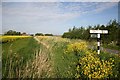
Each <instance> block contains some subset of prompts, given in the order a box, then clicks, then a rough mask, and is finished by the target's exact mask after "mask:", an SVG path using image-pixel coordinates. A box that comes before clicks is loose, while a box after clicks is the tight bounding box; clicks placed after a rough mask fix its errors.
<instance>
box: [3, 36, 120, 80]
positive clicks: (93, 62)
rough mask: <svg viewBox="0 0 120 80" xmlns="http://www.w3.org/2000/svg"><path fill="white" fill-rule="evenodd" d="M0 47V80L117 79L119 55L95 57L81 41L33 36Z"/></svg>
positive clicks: (104, 54) (85, 43) (95, 53)
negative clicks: (0, 70) (0, 58)
mask: <svg viewBox="0 0 120 80" xmlns="http://www.w3.org/2000/svg"><path fill="white" fill-rule="evenodd" d="M35 40H36V41H37V42H36V41H35ZM38 43H39V44H38ZM2 45H3V48H2V56H3V58H2V61H3V65H2V67H3V69H2V71H3V73H2V74H3V78H28V77H29V78H80V79H84V78H89V79H94V78H99V79H105V78H118V77H120V70H119V67H120V58H119V55H117V54H109V53H105V52H102V53H101V54H100V55H98V54H97V52H96V50H93V49H90V48H89V47H88V45H89V42H87V41H84V40H74V39H72V40H71V39H67V38H61V37H54V36H53V37H51V36H36V37H34V39H33V38H32V37H29V38H24V39H18V40H15V41H13V42H7V43H3V44H2Z"/></svg>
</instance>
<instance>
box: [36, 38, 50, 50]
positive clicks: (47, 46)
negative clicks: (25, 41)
mask: <svg viewBox="0 0 120 80" xmlns="http://www.w3.org/2000/svg"><path fill="white" fill-rule="evenodd" d="M34 39H35V40H36V41H38V43H41V44H42V45H44V46H45V47H46V48H47V49H48V48H49V45H47V44H46V43H44V42H41V41H40V40H39V39H38V38H37V37H34Z"/></svg>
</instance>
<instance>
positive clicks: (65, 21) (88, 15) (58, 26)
mask: <svg viewBox="0 0 120 80" xmlns="http://www.w3.org/2000/svg"><path fill="white" fill-rule="evenodd" d="M117 18H118V3H117V2H3V3H2V31H3V33H4V32H5V31H8V30H11V29H12V30H16V31H21V32H27V33H37V32H42V33H52V34H63V33H64V32H65V31H68V29H69V28H72V27H73V26H76V27H80V26H85V27H87V26H88V25H97V24H107V23H108V22H109V21H110V20H111V19H116V20H117Z"/></svg>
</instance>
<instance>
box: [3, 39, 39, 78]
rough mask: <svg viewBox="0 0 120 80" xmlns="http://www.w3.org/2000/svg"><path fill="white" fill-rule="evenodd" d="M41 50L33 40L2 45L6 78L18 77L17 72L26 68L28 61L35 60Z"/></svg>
mask: <svg viewBox="0 0 120 80" xmlns="http://www.w3.org/2000/svg"><path fill="white" fill-rule="evenodd" d="M38 48H39V45H38V43H37V41H35V40H34V39H33V38H24V39H19V40H16V41H14V42H10V43H4V44H2V51H3V53H2V63H3V64H2V71H3V73H2V74H3V78H4V77H6V78H7V77H13V78H14V77H18V76H19V74H18V73H17V71H16V70H20V69H22V68H24V65H25V64H26V62H27V61H29V60H30V59H33V58H34V54H35V51H36V50H37V49H38Z"/></svg>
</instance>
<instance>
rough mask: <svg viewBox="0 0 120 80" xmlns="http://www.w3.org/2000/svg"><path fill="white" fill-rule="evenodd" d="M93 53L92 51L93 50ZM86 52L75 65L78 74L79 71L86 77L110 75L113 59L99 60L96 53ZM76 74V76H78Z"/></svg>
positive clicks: (105, 76) (98, 77)
mask: <svg viewBox="0 0 120 80" xmlns="http://www.w3.org/2000/svg"><path fill="white" fill-rule="evenodd" d="M93 53H94V52H93ZM93 53H89V52H87V54H86V55H85V56H84V57H82V58H80V59H79V65H77V68H76V69H77V71H78V75H80V73H81V74H82V75H84V76H86V77H88V78H97V79H100V78H107V77H108V76H109V75H112V68H113V66H114V65H113V62H114V60H112V59H110V60H109V61H105V60H100V58H99V57H97V55H95V54H93ZM78 75H76V77H77V78H79V77H80V76H78Z"/></svg>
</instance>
